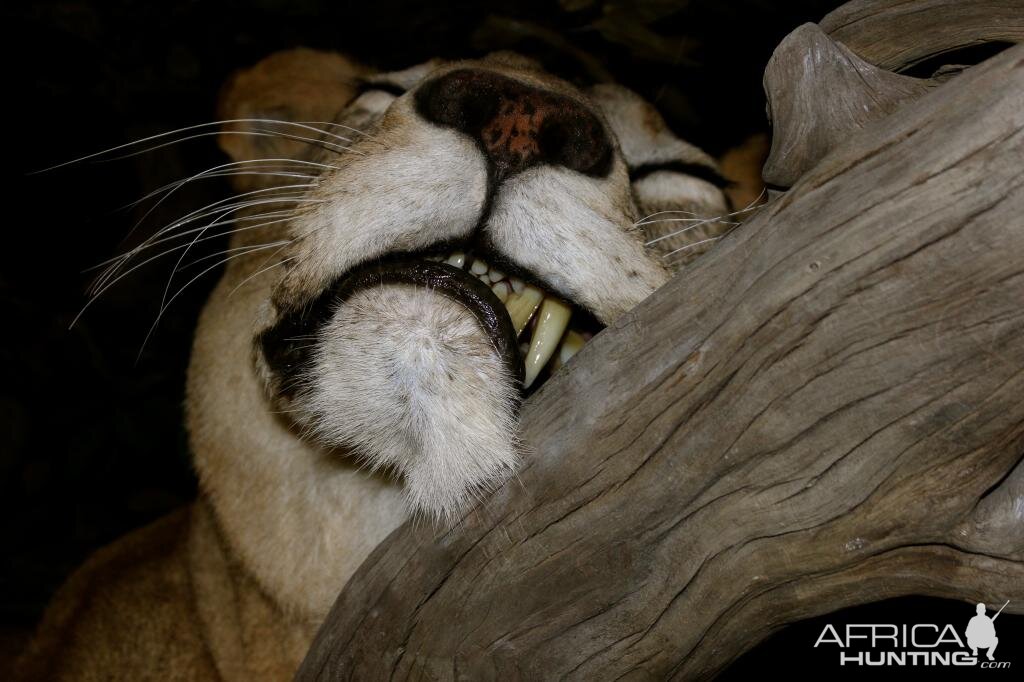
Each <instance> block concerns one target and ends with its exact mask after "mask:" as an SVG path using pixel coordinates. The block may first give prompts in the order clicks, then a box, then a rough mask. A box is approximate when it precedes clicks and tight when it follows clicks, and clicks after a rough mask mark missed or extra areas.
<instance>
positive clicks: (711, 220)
mask: <svg viewBox="0 0 1024 682" xmlns="http://www.w3.org/2000/svg"><path fill="white" fill-rule="evenodd" d="M717 222H721V223H724V224H726V225H739V223H734V222H728V221H720V220H717V219H716V218H708V219H707V220H702V221H700V222H698V223H695V224H693V225H689V226H687V227H684V228H683V229H681V230H675V231H673V232H669V233H668V234H663V235H661V236H660V237H657V238H655V239H652V240H650V241H647V242H644V246H650V245H652V244H657V243H658V242H660V241H664V240H665V239H669V238H671V237H678V236H679V235H681V234H683V233H684V232H689V231H690V230H694V229H696V228H698V227H700V226H701V225H707V224H708V223H717Z"/></svg>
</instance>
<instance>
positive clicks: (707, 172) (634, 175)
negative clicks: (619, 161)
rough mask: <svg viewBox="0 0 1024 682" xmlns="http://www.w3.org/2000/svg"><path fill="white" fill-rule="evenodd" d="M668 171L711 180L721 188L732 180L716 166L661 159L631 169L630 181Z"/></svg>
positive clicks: (706, 180) (707, 180)
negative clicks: (723, 174)
mask: <svg viewBox="0 0 1024 682" xmlns="http://www.w3.org/2000/svg"><path fill="white" fill-rule="evenodd" d="M661 171H667V172H669V173H680V174H681V175H689V176H690V177H694V178H697V179H699V180H704V181H705V182H710V183H711V184H712V185H714V186H715V187H718V188H719V189H724V188H726V187H728V186H729V185H730V182H729V181H728V180H726V179H725V178H723V177H722V176H721V174H719V173H718V171H716V170H715V169H714V168H709V167H708V166H705V165H703V164H699V163H686V162H684V161H660V162H656V163H644V164H641V165H639V166H635V167H633V168H630V169H629V180H630V182H636V181H638V180H642V179H643V178H646V177H647V176H648V175H651V174H652V173H658V172H661Z"/></svg>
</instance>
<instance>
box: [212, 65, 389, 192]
mask: <svg viewBox="0 0 1024 682" xmlns="http://www.w3.org/2000/svg"><path fill="white" fill-rule="evenodd" d="M369 74H370V70H369V69H367V68H366V67H364V66H362V65H360V64H357V63H356V62H354V61H352V60H351V59H349V58H347V57H345V56H343V55H341V54H338V53H337V52H323V51H319V50H310V49H307V48H295V49H292V50H284V51H282V52H275V53H274V54H272V55H270V56H269V57H266V58H265V59H263V60H262V61H260V62H259V63H257V64H256V65H255V66H252V67H250V68H248V69H244V70H242V71H238V72H236V73H235V74H234V75H233V76H232V77H231V78H230V79H229V80H228V82H227V83H225V84H224V86H223V87H222V88H221V92H220V97H219V98H218V103H217V116H218V118H219V119H220V120H221V121H234V122H232V123H225V124H223V125H222V126H221V134H220V135H219V136H218V144H219V145H220V148H221V149H222V150H223V151H224V152H225V153H226V154H227V155H228V156H230V157H231V159H232V160H233V161H253V160H256V159H309V158H311V157H312V156H313V155H314V152H316V150H317V148H316V147H315V146H312V145H310V144H309V143H307V142H304V141H302V140H297V139H294V138H295V137H310V138H317V137H319V135H318V134H317V133H316V132H315V131H313V130H309V129H306V128H300V127H297V126H288V125H281V124H274V123H263V122H260V121H258V120H252V121H245V120H243V121H238V120H237V119H266V120H269V121H290V122H293V123H306V124H310V122H314V121H327V122H329V121H333V120H334V118H335V117H336V116H337V115H338V113H339V112H340V111H341V110H342V109H343V108H344V107H345V106H346V105H347V104H348V103H349V102H350V101H352V99H353V98H354V97H355V96H356V94H357V89H358V87H359V83H360V81H361V80H362V79H364V78H365V77H367V76H368V75H369ZM313 127H323V126H315V125H314V126H313ZM261 131H262V132H268V131H269V132H270V133H272V134H271V135H265V134H259V133H261ZM278 132H280V133H284V134H286V135H290V136H292V137H291V138H289V137H282V136H278V135H275V134H273V133H278ZM246 133H257V134H246ZM258 177H259V176H236V177H235V178H234V180H235V181H236V183H235V185H236V188H238V189H242V188H243V187H240V185H245V186H246V187H249V186H250V185H252V184H253V183H252V181H251V180H249V181H245V180H246V178H258ZM237 181H245V182H237ZM255 184H257V185H263V184H266V182H264V181H261V182H259V183H255Z"/></svg>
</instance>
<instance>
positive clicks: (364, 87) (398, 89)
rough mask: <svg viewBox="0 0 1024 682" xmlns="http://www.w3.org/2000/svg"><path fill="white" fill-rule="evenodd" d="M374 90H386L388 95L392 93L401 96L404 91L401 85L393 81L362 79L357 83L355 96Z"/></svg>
mask: <svg viewBox="0 0 1024 682" xmlns="http://www.w3.org/2000/svg"><path fill="white" fill-rule="evenodd" d="M374 90H377V91H380V92H386V93H388V94H389V95H394V96H395V97H401V96H402V95H404V94H405V92H406V90H405V88H403V87H402V86H400V85H395V84H394V83H389V82H387V81H363V82H362V83H360V84H359V89H358V90H357V91H356V97H358V96H360V95H363V94H366V93H367V92H372V91H374Z"/></svg>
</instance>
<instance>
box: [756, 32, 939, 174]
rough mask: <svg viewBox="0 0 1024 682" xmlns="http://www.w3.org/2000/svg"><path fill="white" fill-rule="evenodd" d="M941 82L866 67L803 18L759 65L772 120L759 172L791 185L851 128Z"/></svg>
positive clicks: (891, 111)
mask: <svg viewBox="0 0 1024 682" xmlns="http://www.w3.org/2000/svg"><path fill="white" fill-rule="evenodd" d="M939 84H940V83H939V81H937V80H931V79H922V78H910V77H908V76H901V75H899V74H896V73H892V72H891V71H886V70H885V69H880V68H878V67H877V66H872V65H871V64H868V63H867V62H866V61H864V60H863V59H861V58H860V57H858V56H857V55H855V54H854V53H853V52H851V51H850V50H849V49H848V48H846V47H845V46H844V45H842V44H841V43H837V42H835V41H834V40H832V39H831V38H829V37H828V36H827V35H825V33H824V32H822V30H821V29H820V28H818V26H817V25H816V24H804V25H803V26H801V27H799V28H798V29H796V30H795V31H793V32H792V33H790V34H789V35H788V36H786V37H785V39H783V41H782V42H781V43H780V44H779V46H778V47H777V48H775V52H774V53H773V54H772V57H771V59H770V60H768V66H767V67H765V71H764V89H765V94H766V95H767V97H768V110H769V111H770V112H771V119H772V121H774V122H775V127H774V130H773V131H772V148H771V153H770V154H769V155H768V159H767V161H765V164H764V168H763V169H762V171H761V176H762V178H763V179H764V181H765V182H766V183H768V184H769V185H774V186H776V187H791V186H792V185H793V183H794V182H796V181H797V180H798V179H799V178H800V176H802V175H803V174H804V173H806V172H807V171H809V170H810V169H811V168H813V167H814V166H815V164H817V163H818V161H820V160H821V158H822V157H823V156H825V154H827V153H828V152H829V151H831V150H832V149H834V148H835V147H838V146H839V145H840V144H842V143H843V142H845V141H846V140H847V139H849V137H850V135H851V134H852V133H855V132H857V131H858V130H860V129H861V128H863V127H864V126H865V125H867V124H868V123H870V122H872V121H877V120H879V119H882V118H885V117H886V116H888V115H889V114H891V113H893V112H894V111H896V110H898V109H899V108H900V107H902V106H904V105H905V104H907V103H908V102H912V101H914V100H915V99H917V98H919V97H921V96H922V95H924V94H925V93H926V92H929V91H930V90H931V89H932V88H935V87H937V86H938V85H939Z"/></svg>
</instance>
